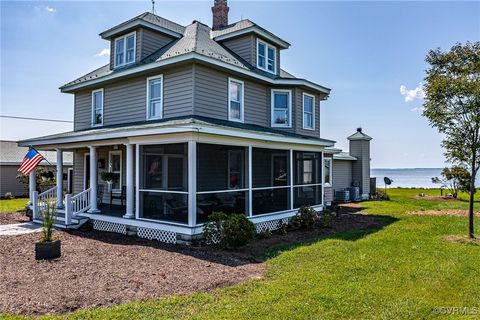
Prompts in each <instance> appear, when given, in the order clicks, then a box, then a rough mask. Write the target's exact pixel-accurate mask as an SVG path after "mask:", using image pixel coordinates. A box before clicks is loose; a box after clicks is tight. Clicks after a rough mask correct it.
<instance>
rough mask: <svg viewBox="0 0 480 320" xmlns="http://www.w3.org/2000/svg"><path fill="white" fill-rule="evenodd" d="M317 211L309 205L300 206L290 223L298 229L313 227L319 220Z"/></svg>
mask: <svg viewBox="0 0 480 320" xmlns="http://www.w3.org/2000/svg"><path fill="white" fill-rule="evenodd" d="M319 219H320V218H319V216H318V213H317V211H315V209H313V208H312V207H310V206H306V205H304V206H301V207H300V209H298V212H297V214H296V215H295V216H294V217H293V218H292V221H291V225H292V227H294V228H299V229H313V228H315V227H316V226H317V224H318V222H319Z"/></svg>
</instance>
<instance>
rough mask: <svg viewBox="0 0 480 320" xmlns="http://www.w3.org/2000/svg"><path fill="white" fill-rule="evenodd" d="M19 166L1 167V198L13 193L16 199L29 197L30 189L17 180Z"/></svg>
mask: <svg viewBox="0 0 480 320" xmlns="http://www.w3.org/2000/svg"><path fill="white" fill-rule="evenodd" d="M18 167H19V165H0V177H1V178H0V197H4V196H5V193H7V192H11V193H12V195H13V196H14V197H20V196H23V195H28V188H25V187H24V186H23V183H21V182H20V181H19V180H18V179H17V175H18V171H17V169H18Z"/></svg>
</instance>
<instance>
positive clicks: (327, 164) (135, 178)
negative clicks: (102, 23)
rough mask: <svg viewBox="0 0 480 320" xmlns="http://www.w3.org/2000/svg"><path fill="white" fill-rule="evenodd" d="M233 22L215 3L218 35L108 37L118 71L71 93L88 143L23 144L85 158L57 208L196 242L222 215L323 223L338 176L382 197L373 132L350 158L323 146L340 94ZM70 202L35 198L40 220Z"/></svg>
mask: <svg viewBox="0 0 480 320" xmlns="http://www.w3.org/2000/svg"><path fill="white" fill-rule="evenodd" d="M228 10H229V8H228V6H227V1H226V0H215V2H214V6H213V7H212V12H213V26H212V28H210V27H209V26H207V25H205V24H203V23H201V22H198V21H193V22H192V23H191V24H190V25H188V26H182V25H179V24H177V23H175V22H172V21H169V20H167V19H164V18H162V17H159V16H157V15H154V14H152V13H148V12H147V13H143V14H141V15H139V16H137V17H135V18H133V19H130V20H128V21H126V22H123V23H121V24H119V25H117V26H115V27H113V28H110V29H108V30H106V31H104V32H102V33H101V34H100V36H101V37H102V38H103V39H105V40H106V41H109V42H110V48H111V50H110V51H111V54H110V62H109V63H108V64H107V65H105V66H103V67H101V68H99V69H97V70H94V71H92V72H90V73H87V74H86V75H84V76H82V77H80V78H78V79H76V80H73V81H71V82H69V83H67V84H65V85H63V86H62V87H61V88H60V89H61V91H62V92H65V93H70V94H73V95H74V97H75V99H74V101H75V102H74V131H72V132H66V133H61V134H55V135H51V136H45V137H40V138H35V139H29V140H25V141H21V142H19V145H21V146H35V148H37V149H38V150H56V151H57V152H58V157H59V160H61V157H62V152H66V151H69V152H73V153H74V178H73V179H74V181H73V194H72V195H67V196H65V198H64V199H63V198H62V197H61V196H59V197H57V204H58V207H59V208H63V209H62V210H61V211H60V212H61V213H62V214H63V215H61V216H60V217H59V219H60V220H61V221H63V222H62V223H63V224H64V225H65V226H67V227H75V226H78V225H80V224H81V223H83V222H84V221H85V220H86V219H90V220H92V221H93V226H94V228H96V229H99V230H107V231H115V232H120V233H125V234H126V233H131V232H134V233H136V234H138V236H140V237H146V238H155V239H159V240H162V241H166V242H176V241H178V240H187V241H188V240H190V239H192V238H195V237H197V236H199V235H200V234H201V231H202V227H203V223H205V222H206V221H207V220H208V216H209V215H210V214H211V213H212V212H216V211H223V212H226V213H242V214H245V215H247V216H248V217H249V219H251V221H252V222H254V223H255V224H256V225H257V230H261V229H263V228H269V229H274V228H275V227H276V226H277V224H278V221H279V220H282V219H283V220H285V219H287V218H289V217H291V216H292V215H294V214H295V212H296V210H297V209H298V208H299V207H300V206H301V205H304V204H308V205H311V206H313V207H315V208H316V209H318V210H322V209H323V208H324V206H325V205H327V204H328V203H330V202H331V201H332V200H333V194H334V192H333V190H334V188H335V180H336V179H335V176H338V177H339V179H338V181H339V182H338V183H339V184H338V186H337V187H338V188H347V187H351V186H352V185H354V184H355V183H356V185H358V186H359V187H360V189H361V193H362V194H364V195H368V193H369V175H370V170H369V161H370V156H369V140H370V139H371V138H370V137H368V136H367V135H365V134H363V133H362V132H361V130H359V131H358V132H357V133H356V134H354V135H353V136H351V137H350V143H351V151H353V152H354V153H356V154H344V153H341V152H340V150H338V149H335V148H334V143H335V142H334V141H332V140H328V139H324V138H322V137H320V105H321V102H322V101H323V100H325V99H327V97H328V95H329V94H330V89H328V88H326V87H324V86H322V85H320V84H317V83H314V82H312V81H309V80H306V79H301V78H297V77H295V76H293V75H292V74H290V73H288V72H286V71H285V70H283V69H282V68H281V53H282V51H283V50H287V49H288V48H289V46H290V44H289V43H288V42H287V41H285V40H283V39H281V38H280V37H278V36H276V35H275V34H273V33H271V32H269V31H267V30H265V29H264V28H262V27H260V26H259V25H257V24H256V23H253V22H251V21H250V20H241V21H238V22H235V23H231V24H230V23H229V21H228ZM57 163H60V164H61V163H62V161H57ZM337 163H338V169H337V170H336V168H337V166H336V164H337ZM59 169H61V168H59ZM103 172H110V174H109V175H105V174H104V173H103ZM107 176H110V177H109V178H108V179H107ZM102 177H104V178H105V180H108V181H103V179H102ZM354 182H355V183H354ZM32 183H33V184H34V180H33V181H32ZM32 190H34V189H32ZM61 190H62V185H61V182H59V186H57V188H55V189H52V190H50V191H48V192H46V193H45V194H41V195H37V194H35V193H34V192H33V191H32V195H31V196H32V207H33V209H34V215H35V217H36V218H37V217H38V215H39V213H40V211H41V210H42V208H43V206H42V203H44V201H45V199H46V198H47V197H48V196H53V197H56V196H57V194H58V195H60V193H61ZM111 197H112V199H111ZM124 202H125V206H124V205H123V204H124Z"/></svg>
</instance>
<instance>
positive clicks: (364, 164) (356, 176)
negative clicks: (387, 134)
mask: <svg viewBox="0 0 480 320" xmlns="http://www.w3.org/2000/svg"><path fill="white" fill-rule="evenodd" d="M350 154H351V155H352V156H354V157H356V158H357V159H358V160H357V161H355V162H354V163H353V165H352V177H353V178H352V179H353V183H354V185H358V186H360V192H361V193H362V194H369V193H370V141H364V140H354V141H350Z"/></svg>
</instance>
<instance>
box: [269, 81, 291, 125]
mask: <svg viewBox="0 0 480 320" xmlns="http://www.w3.org/2000/svg"><path fill="white" fill-rule="evenodd" d="M276 92H281V93H288V123H287V124H286V125H285V124H276V123H275V119H274V114H275V113H274V111H275V110H274V103H275V101H274V96H275V93H276ZM270 113H271V115H270V123H271V126H272V128H291V127H292V90H286V89H272V91H271V96H270Z"/></svg>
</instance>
